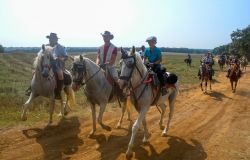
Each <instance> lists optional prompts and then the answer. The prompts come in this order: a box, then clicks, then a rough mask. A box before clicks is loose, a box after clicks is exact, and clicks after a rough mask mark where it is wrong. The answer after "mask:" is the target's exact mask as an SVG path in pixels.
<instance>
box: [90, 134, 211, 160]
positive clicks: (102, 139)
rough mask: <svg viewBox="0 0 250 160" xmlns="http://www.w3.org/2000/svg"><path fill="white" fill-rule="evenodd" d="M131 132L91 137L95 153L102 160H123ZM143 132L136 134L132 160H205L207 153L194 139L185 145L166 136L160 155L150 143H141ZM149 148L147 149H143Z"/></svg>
mask: <svg viewBox="0 0 250 160" xmlns="http://www.w3.org/2000/svg"><path fill="white" fill-rule="evenodd" d="M130 136H131V132H130V133H128V134H127V135H124V136H117V135H110V136H109V137H107V136H105V135H104V134H99V135H95V136H94V137H92V138H93V139H96V141H97V143H98V145H97V151H99V152H100V154H101V157H100V159H102V160H111V159H120V158H124V157H125V155H121V154H125V153H126V150H127V147H128V142H129V140H130ZM142 138H143V132H142V131H139V132H138V133H137V136H136V139H135V144H134V146H135V147H134V148H133V151H134V153H135V154H134V158H135V159H138V160H154V159H155V160H161V159H162V160H178V159H190V160H205V159H206V158H207V153H206V152H205V150H204V148H203V146H202V144H201V143H200V142H198V141H197V140H195V139H191V143H190V144H189V143H187V142H186V141H185V140H184V139H181V138H179V137H175V136H168V137H167V138H168V139H167V140H166V141H164V142H162V143H166V148H165V149H163V150H162V151H161V152H160V153H158V152H157V151H156V148H155V147H154V146H153V145H152V144H150V143H144V144H143V143H142V141H141V140H142ZM145 147H146V148H149V150H148V149H145Z"/></svg>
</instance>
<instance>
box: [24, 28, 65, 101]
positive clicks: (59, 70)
mask: <svg viewBox="0 0 250 160" xmlns="http://www.w3.org/2000/svg"><path fill="white" fill-rule="evenodd" d="M46 38H48V39H49V44H47V46H51V47H53V51H52V56H53V61H52V68H53V71H54V73H55V74H56V78H57V84H56V88H55V99H61V98H62V96H61V91H62V88H63V80H64V77H63V70H64V67H65V61H66V60H67V59H68V54H67V52H66V49H65V47H64V46H62V45H61V44H59V43H58V39H59V38H58V37H57V34H56V33H50V35H48V36H46ZM30 93H31V87H30V88H29V89H27V90H26V95H30Z"/></svg>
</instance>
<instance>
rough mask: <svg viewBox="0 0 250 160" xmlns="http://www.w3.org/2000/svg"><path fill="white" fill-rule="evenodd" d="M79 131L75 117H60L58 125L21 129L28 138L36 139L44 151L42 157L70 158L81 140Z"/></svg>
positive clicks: (78, 124) (78, 123)
mask: <svg viewBox="0 0 250 160" xmlns="http://www.w3.org/2000/svg"><path fill="white" fill-rule="evenodd" d="M79 133H80V122H79V120H78V118H77V117H70V118H62V119H61V120H60V122H59V123H58V125H56V126H51V127H45V128H44V129H41V128H32V129H27V130H23V134H24V135H25V136H26V137H27V138H30V139H36V142H37V143H39V144H40V145H41V147H42V149H43V151H44V154H43V159H70V157H71V155H73V154H74V153H76V152H77V151H78V146H80V145H82V144H83V141H82V139H81V138H80V137H78V134H79Z"/></svg>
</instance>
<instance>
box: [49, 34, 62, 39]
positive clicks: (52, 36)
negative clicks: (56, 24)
mask: <svg viewBox="0 0 250 160" xmlns="http://www.w3.org/2000/svg"><path fill="white" fill-rule="evenodd" d="M46 38H48V39H59V38H58V37H57V34H56V33H50V34H49V35H47V36H46Z"/></svg>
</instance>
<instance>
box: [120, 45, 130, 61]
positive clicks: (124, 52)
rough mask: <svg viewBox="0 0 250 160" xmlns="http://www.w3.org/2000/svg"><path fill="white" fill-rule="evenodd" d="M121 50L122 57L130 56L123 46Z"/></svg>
mask: <svg viewBox="0 0 250 160" xmlns="http://www.w3.org/2000/svg"><path fill="white" fill-rule="evenodd" d="M121 52H122V57H121V58H122V59H124V58H126V57H128V55H127V52H126V51H125V50H124V49H123V48H122V47H121Z"/></svg>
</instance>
